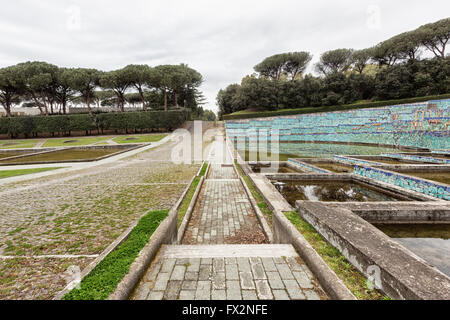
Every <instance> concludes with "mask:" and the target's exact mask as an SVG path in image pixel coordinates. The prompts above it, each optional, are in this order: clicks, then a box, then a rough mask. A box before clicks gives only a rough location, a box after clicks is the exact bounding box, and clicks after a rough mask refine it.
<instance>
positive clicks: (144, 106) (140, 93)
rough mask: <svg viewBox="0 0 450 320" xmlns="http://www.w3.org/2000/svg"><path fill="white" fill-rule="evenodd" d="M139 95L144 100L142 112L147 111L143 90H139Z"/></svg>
mask: <svg viewBox="0 0 450 320" xmlns="http://www.w3.org/2000/svg"><path fill="white" fill-rule="evenodd" d="M138 90H139V95H140V96H141V100H142V110H144V111H147V106H146V105H145V99H144V92H142V89H141V88H139V89H138Z"/></svg>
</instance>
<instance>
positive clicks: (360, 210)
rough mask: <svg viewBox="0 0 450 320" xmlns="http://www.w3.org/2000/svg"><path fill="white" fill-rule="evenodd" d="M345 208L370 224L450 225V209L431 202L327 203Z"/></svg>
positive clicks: (333, 206) (330, 205) (329, 205)
mask: <svg viewBox="0 0 450 320" xmlns="http://www.w3.org/2000/svg"><path fill="white" fill-rule="evenodd" d="M327 206H328V207H332V208H345V209H349V210H351V211H352V212H353V213H354V214H356V215H358V216H359V217H361V218H362V219H364V220H366V221H367V222H369V223H394V224H399V223H405V224H412V223H420V224H423V223H439V224H442V223H450V207H449V206H447V205H446V204H433V203H430V202H426V203H424V202H415V201H414V202H370V203H367V202H344V203H327Z"/></svg>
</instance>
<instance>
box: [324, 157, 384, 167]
mask: <svg viewBox="0 0 450 320" xmlns="http://www.w3.org/2000/svg"><path fill="white" fill-rule="evenodd" d="M333 160H335V161H337V162H341V163H344V164H358V165H368V166H375V165H377V166H381V165H383V163H380V162H376V161H369V160H363V159H356V158H351V157H346V156H338V155H335V156H334V157H333Z"/></svg>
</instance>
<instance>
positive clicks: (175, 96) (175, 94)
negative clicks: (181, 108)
mask: <svg viewBox="0 0 450 320" xmlns="http://www.w3.org/2000/svg"><path fill="white" fill-rule="evenodd" d="M173 95H174V98H175V106H176V107H177V108H178V97H177V93H176V92H174V93H173Z"/></svg>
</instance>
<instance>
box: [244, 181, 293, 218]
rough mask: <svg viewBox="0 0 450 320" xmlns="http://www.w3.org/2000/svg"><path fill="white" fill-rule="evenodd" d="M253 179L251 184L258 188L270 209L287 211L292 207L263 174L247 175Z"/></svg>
mask: <svg viewBox="0 0 450 320" xmlns="http://www.w3.org/2000/svg"><path fill="white" fill-rule="evenodd" d="M248 176H249V177H250V179H251V180H252V181H253V184H254V185H255V186H256V189H258V191H259V193H260V194H261V195H262V196H263V198H264V200H265V201H266V202H267V204H268V205H269V207H270V209H271V210H272V211H273V212H275V211H277V210H278V211H280V212H289V211H292V210H294V208H293V207H292V206H291V205H290V204H289V203H288V202H287V201H286V199H284V198H283V196H282V195H281V194H280V193H279V192H278V190H277V189H276V188H275V186H274V185H273V184H272V183H271V182H270V181H269V179H267V178H266V177H265V176H264V175H261V174H256V173H252V174H250V175H248Z"/></svg>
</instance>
